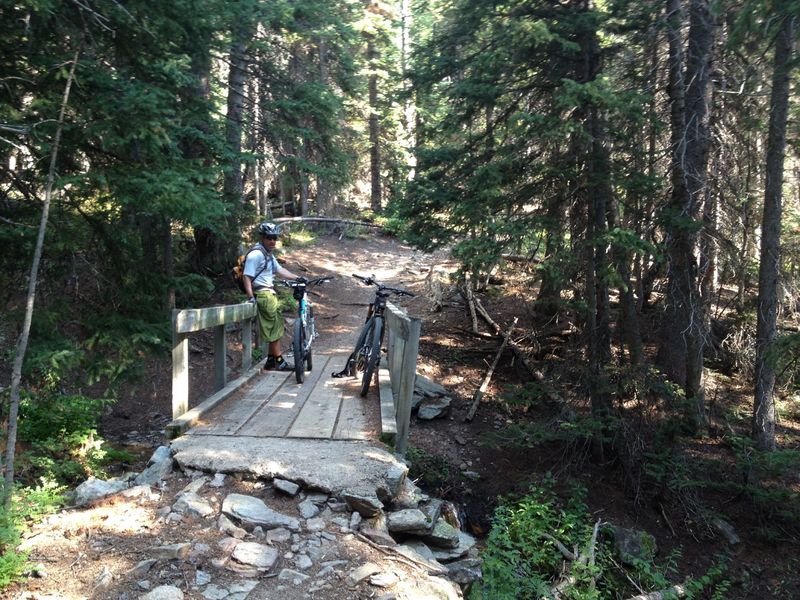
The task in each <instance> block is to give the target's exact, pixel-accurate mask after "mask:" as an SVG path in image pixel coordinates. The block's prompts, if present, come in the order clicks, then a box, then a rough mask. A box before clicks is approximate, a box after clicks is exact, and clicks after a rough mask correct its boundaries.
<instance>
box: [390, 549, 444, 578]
mask: <svg viewBox="0 0 800 600" xmlns="http://www.w3.org/2000/svg"><path fill="white" fill-rule="evenodd" d="M418 549H419V550H418ZM395 550H397V552H399V553H400V554H402V555H403V556H405V557H406V558H410V559H411V560H413V561H415V562H417V563H420V564H423V565H426V566H427V567H428V573H429V574H432V575H444V574H446V573H447V567H445V566H443V565H440V564H439V562H438V561H437V560H436V559H431V558H428V556H429V555H428V553H427V552H425V550H424V549H423V548H421V546H420V544H419V543H415V544H401V545H399V546H397V547H396V548H395ZM420 550H422V552H420ZM428 552H430V549H428Z"/></svg>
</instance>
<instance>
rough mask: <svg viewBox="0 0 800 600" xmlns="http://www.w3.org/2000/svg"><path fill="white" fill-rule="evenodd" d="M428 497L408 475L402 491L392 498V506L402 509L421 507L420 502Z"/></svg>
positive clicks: (404, 480)
mask: <svg viewBox="0 0 800 600" xmlns="http://www.w3.org/2000/svg"><path fill="white" fill-rule="evenodd" d="M427 499H428V496H426V495H425V494H424V493H423V491H422V490H421V489H419V488H418V487H417V485H416V484H415V483H414V482H413V481H411V480H410V479H409V478H408V477H406V478H405V479H403V483H402V485H401V486H400V491H399V493H398V494H397V496H395V497H394V499H393V500H392V508H393V509H395V510H402V509H404V508H419V505H420V502H423V501H425V500H427Z"/></svg>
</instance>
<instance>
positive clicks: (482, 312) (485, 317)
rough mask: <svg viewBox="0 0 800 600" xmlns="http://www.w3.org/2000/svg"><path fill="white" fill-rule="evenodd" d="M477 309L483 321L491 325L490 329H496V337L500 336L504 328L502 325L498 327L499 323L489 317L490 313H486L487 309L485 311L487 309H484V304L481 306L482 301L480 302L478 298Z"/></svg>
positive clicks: (476, 300) (476, 301)
mask: <svg viewBox="0 0 800 600" xmlns="http://www.w3.org/2000/svg"><path fill="white" fill-rule="evenodd" d="M475 309H476V310H477V311H478V312H479V313H480V315H481V316H482V317H483V320H484V321H486V322H487V323H488V324H489V327H491V328H492V329H494V332H495V334H496V335H499V334H500V331H502V328H501V327H500V325H498V324H497V323H496V322H495V321H494V319H492V317H490V316H489V313H488V312H487V311H486V309H485V308H483V304H481V301H480V300H478V299H477V298H475Z"/></svg>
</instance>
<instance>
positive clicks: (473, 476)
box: [461, 470, 481, 481]
mask: <svg viewBox="0 0 800 600" xmlns="http://www.w3.org/2000/svg"><path fill="white" fill-rule="evenodd" d="M461 476H462V477H463V478H464V479H469V480H470V481H478V480H479V479H480V478H481V474H480V473H478V472H477V471H469V470H464V471H461Z"/></svg>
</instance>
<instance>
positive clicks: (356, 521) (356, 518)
mask: <svg viewBox="0 0 800 600" xmlns="http://www.w3.org/2000/svg"><path fill="white" fill-rule="evenodd" d="M363 519H364V517H362V516H361V515H360V514H358V513H357V512H354V513H351V514H350V523H349V527H350V529H352V530H353V531H358V528H359V527H360V526H361V521H362V520H363Z"/></svg>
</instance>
